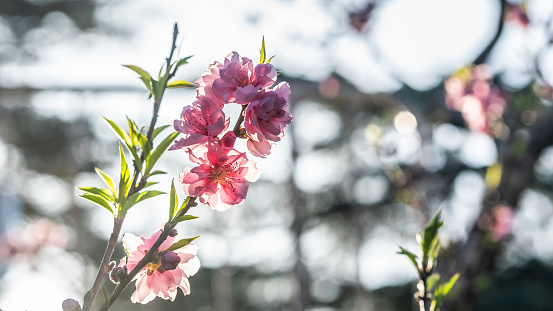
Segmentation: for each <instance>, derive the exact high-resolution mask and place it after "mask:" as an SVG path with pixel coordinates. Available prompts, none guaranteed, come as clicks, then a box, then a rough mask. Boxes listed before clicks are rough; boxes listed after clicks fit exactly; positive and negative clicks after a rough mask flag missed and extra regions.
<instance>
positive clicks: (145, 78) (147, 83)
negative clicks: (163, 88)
mask: <svg viewBox="0 0 553 311" xmlns="http://www.w3.org/2000/svg"><path fill="white" fill-rule="evenodd" d="M123 66H124V67H127V68H129V69H131V70H132V71H134V72H136V73H138V75H139V76H140V80H142V82H143V83H144V85H145V86H146V88H147V89H148V91H150V92H152V83H151V81H152V76H150V74H149V73H148V72H147V71H146V70H144V69H142V68H140V67H138V66H134V65H123Z"/></svg>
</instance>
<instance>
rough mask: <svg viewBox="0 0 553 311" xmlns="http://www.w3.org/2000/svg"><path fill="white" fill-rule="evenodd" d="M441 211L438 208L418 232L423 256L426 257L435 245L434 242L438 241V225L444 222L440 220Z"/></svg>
mask: <svg viewBox="0 0 553 311" xmlns="http://www.w3.org/2000/svg"><path fill="white" fill-rule="evenodd" d="M441 213H442V210H441V209H439V210H438V211H437V212H436V214H435V215H434V217H432V219H430V221H429V222H428V224H426V226H425V227H424V228H423V229H422V231H421V232H419V234H418V238H419V243H420V246H421V250H422V256H423V258H426V257H427V256H428V255H429V253H430V252H431V250H432V248H433V247H435V244H436V243H439V242H438V229H440V227H441V226H442V225H443V224H444V222H443V221H441V220H440V215H441ZM434 259H435V258H432V260H434Z"/></svg>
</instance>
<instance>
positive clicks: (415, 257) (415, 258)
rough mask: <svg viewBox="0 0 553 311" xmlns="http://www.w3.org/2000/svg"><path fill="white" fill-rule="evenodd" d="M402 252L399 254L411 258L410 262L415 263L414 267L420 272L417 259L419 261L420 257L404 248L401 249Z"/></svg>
mask: <svg viewBox="0 0 553 311" xmlns="http://www.w3.org/2000/svg"><path fill="white" fill-rule="evenodd" d="M399 249H400V251H399V252H397V253H398V254H400V255H405V256H407V257H408V258H409V260H411V262H412V263H413V265H414V266H415V269H417V271H418V270H419V264H418V263H417V259H418V256H417V255H415V254H413V253H411V252H410V251H408V250H407V249H405V248H403V247H401V246H400V247H399Z"/></svg>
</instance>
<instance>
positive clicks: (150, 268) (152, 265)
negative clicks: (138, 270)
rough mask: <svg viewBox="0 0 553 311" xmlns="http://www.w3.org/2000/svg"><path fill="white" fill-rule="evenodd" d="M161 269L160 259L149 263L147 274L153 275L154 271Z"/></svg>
mask: <svg viewBox="0 0 553 311" xmlns="http://www.w3.org/2000/svg"><path fill="white" fill-rule="evenodd" d="M159 267H161V259H158V260H157V261H156V262H149V263H148V264H147V265H146V268H147V272H146V273H147V274H148V275H152V274H153V273H154V271H156V270H157V269H158V268H159Z"/></svg>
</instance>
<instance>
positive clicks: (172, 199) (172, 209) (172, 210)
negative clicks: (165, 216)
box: [168, 179, 179, 221]
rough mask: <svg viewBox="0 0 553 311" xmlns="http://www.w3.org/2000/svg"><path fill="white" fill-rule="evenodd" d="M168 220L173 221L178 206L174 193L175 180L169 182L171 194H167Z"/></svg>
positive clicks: (177, 199) (175, 193)
mask: <svg viewBox="0 0 553 311" xmlns="http://www.w3.org/2000/svg"><path fill="white" fill-rule="evenodd" d="M169 197H170V198H169V220H168V221H171V219H173V217H174V216H175V210H176V208H177V205H178V204H179V198H178V197H177V192H176V191H175V180H174V179H173V180H172V181H171V193H170V194H169Z"/></svg>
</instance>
